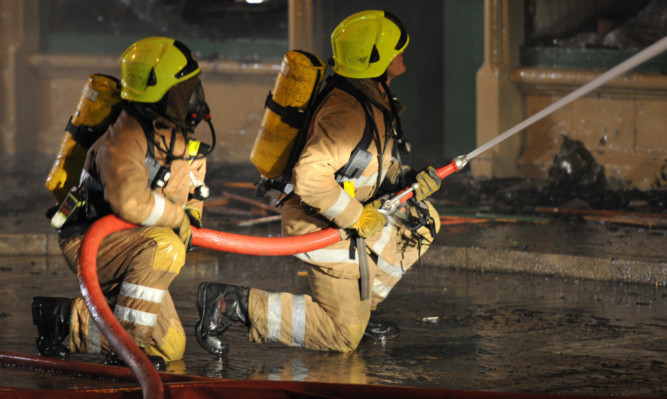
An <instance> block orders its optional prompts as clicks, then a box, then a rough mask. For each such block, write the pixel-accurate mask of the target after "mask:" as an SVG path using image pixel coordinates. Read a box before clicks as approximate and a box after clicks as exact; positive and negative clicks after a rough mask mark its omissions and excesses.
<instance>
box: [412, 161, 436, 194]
mask: <svg viewBox="0 0 667 399" xmlns="http://www.w3.org/2000/svg"><path fill="white" fill-rule="evenodd" d="M416 180H417V183H418V184H419V187H417V189H416V190H415V199H416V200H417V201H421V200H424V199H426V197H428V196H430V195H431V194H433V193H435V192H436V191H438V189H439V188H440V183H442V179H441V178H440V176H438V172H437V171H436V170H435V168H434V167H433V166H429V167H428V168H426V169H424V170H422V171H421V172H419V173H417V179H416Z"/></svg>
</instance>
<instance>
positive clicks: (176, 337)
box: [144, 327, 185, 362]
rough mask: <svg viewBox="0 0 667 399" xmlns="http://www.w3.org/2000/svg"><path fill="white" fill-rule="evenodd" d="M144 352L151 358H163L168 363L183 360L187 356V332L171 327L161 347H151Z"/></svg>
mask: <svg viewBox="0 0 667 399" xmlns="http://www.w3.org/2000/svg"><path fill="white" fill-rule="evenodd" d="M144 351H145V352H146V354H147V355H150V356H161V357H162V358H164V360H165V361H167V362H173V361H175V360H180V359H183V355H184V354H185V332H183V331H182V330H178V329H176V328H174V327H169V330H167V334H165V336H164V338H163V339H162V342H161V343H160V346H159V347H157V346H154V345H151V346H150V347H148V348H145V349H144Z"/></svg>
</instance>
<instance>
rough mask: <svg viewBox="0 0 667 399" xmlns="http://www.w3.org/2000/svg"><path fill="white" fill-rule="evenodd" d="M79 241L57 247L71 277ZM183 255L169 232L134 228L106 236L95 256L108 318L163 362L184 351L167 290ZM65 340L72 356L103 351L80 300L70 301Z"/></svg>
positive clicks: (100, 338) (104, 343) (105, 345)
mask: <svg viewBox="0 0 667 399" xmlns="http://www.w3.org/2000/svg"><path fill="white" fill-rule="evenodd" d="M82 238H83V237H82V236H80V237H75V238H71V239H69V240H63V241H62V242H61V243H60V247H61V250H62V252H63V254H64V256H65V259H66V260H67V263H68V264H69V266H70V268H71V269H72V270H73V271H74V272H75V273H76V272H77V264H78V258H79V247H80V246H81V240H82ZM185 254H186V248H185V245H184V244H183V242H181V240H180V239H179V238H178V236H177V235H176V234H175V233H174V231H173V230H172V229H170V228H167V227H138V228H133V229H127V230H122V231H119V232H116V233H113V234H110V235H109V236H107V237H106V238H105V239H104V240H103V241H102V243H101V245H100V249H99V252H98V256H97V273H98V278H99V281H100V286H101V288H102V292H103V293H104V295H105V297H106V298H107V302H108V303H109V305H110V307H111V309H112V310H113V312H114V315H115V316H116V318H117V319H118V321H119V322H120V324H121V325H122V326H123V328H124V329H125V330H126V331H127V332H128V334H129V335H130V336H131V337H132V339H133V340H134V341H135V342H136V343H137V345H138V346H139V347H141V348H142V349H143V350H144V352H146V354H148V355H154V356H155V355H157V356H162V357H163V358H164V359H165V360H166V361H174V360H179V359H182V358H183V353H184V352H185V331H184V330H183V326H182V324H181V321H180V319H179V317H178V313H177V312H176V308H175V306H174V302H173V300H172V298H171V296H170V295H169V291H168V288H169V285H170V284H171V282H172V281H173V280H174V278H175V277H176V276H177V275H178V273H179V272H180V270H181V267H182V266H183V264H184V263H185ZM69 337H70V341H69V345H70V350H71V351H72V352H73V353H74V352H87V353H106V352H107V351H108V349H109V348H108V346H109V344H108V341H107V339H106V337H104V336H103V335H102V334H101V333H100V330H99V329H98V328H97V325H96V324H95V321H94V320H93V318H92V317H91V315H90V311H89V310H88V308H87V307H86V304H85V301H84V299H83V297H79V298H76V299H75V300H74V302H73V305H72V318H71V323H70V335H69Z"/></svg>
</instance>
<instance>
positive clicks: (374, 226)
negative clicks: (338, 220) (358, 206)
mask: <svg viewBox="0 0 667 399" xmlns="http://www.w3.org/2000/svg"><path fill="white" fill-rule="evenodd" d="M381 205H382V201H380V200H377V201H373V202H371V203H369V204H366V205H364V209H362V210H361V215H360V216H359V219H357V221H356V222H354V223H353V224H352V226H350V227H351V228H353V229H355V230H357V233H358V234H359V236H360V237H363V238H368V237H372V236H374V235H375V234H376V233H377V232H379V231H380V230H382V227H384V225H385V223H387V218H386V217H385V216H384V215H383V214H381V213H380V212H379V211H378V208H379V207H380V206H381Z"/></svg>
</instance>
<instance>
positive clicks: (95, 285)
mask: <svg viewBox="0 0 667 399" xmlns="http://www.w3.org/2000/svg"><path fill="white" fill-rule="evenodd" d="M458 170H459V167H458V166H457V164H456V163H455V162H454V161H452V163H451V164H449V165H447V166H444V167H442V168H440V169H438V175H439V176H440V177H441V178H444V177H445V176H447V175H450V174H452V173H454V172H456V171H458ZM412 195H413V194H412V192H407V193H406V194H405V195H403V196H402V197H401V198H400V203H403V202H404V201H405V200H407V199H408V198H410V197H412ZM134 227H137V226H136V225H135V224H132V223H129V222H126V221H124V220H121V219H119V218H118V217H116V216H114V215H108V216H105V217H103V218H101V219H100V220H98V221H96V222H95V223H94V224H93V225H92V226H91V227H90V228H89V229H88V231H86V234H85V235H84V237H83V242H82V244H81V252H80V254H79V255H80V260H79V270H78V275H79V285H80V286H81V292H82V294H83V297H84V299H85V301H86V306H88V309H89V310H90V314H91V316H92V317H93V319H94V320H95V322H96V323H97V325H98V327H99V328H100V331H102V333H103V334H104V335H105V336H106V337H107V339H108V340H109V345H110V346H111V348H112V349H113V350H114V351H115V352H116V353H117V354H118V356H119V357H120V358H121V359H123V361H125V363H126V364H127V365H128V366H129V367H130V369H132V371H133V372H134V373H135V375H136V376H137V379H138V380H139V383H140V384H141V387H142V391H143V394H144V398H162V397H163V395H164V390H163V387H162V382H161V380H160V376H159V374H158V372H157V371H156V370H155V367H153V364H152V363H151V362H150V361H149V360H148V358H147V357H146V355H145V354H144V353H143V352H142V351H141V349H139V347H138V346H137V345H136V344H135V343H134V341H133V340H132V338H131V337H130V336H129V334H128V333H127V332H126V331H125V329H124V328H123V327H122V326H121V325H120V323H119V322H118V320H117V319H116V317H115V316H114V314H113V312H112V311H111V308H109V305H108V304H107V301H106V298H105V297H104V294H103V293H102V289H101V287H100V283H99V280H98V276H97V251H98V249H99V247H100V244H101V243H102V240H103V239H104V238H105V237H106V236H108V235H109V234H111V233H115V232H117V231H120V230H125V229H130V228H134ZM341 239H342V238H341V235H340V233H339V232H338V230H336V229H334V228H328V229H324V230H320V231H317V232H314V233H309V234H304V235H300V236H291V237H253V236H244V235H240V234H232V233H223V232H220V231H214V230H209V229H197V228H193V229H192V244H193V245H195V246H198V247H202V248H208V249H212V250H216V251H223V252H231V253H237V254H246V255H259V256H281V255H294V254H298V253H303V252H308V251H312V250H315V249H320V248H324V247H327V246H329V245H332V244H334V243H336V242H338V241H340V240H341Z"/></svg>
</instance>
